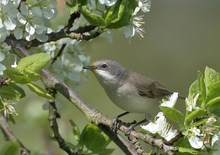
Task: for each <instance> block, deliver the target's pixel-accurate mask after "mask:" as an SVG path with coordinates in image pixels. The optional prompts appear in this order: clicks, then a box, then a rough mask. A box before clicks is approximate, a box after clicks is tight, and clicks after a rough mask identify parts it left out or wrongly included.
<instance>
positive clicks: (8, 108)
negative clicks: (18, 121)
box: [2, 100, 18, 117]
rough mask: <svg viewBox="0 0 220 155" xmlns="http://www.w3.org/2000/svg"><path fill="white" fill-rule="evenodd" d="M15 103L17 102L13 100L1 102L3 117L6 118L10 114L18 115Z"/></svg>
mask: <svg viewBox="0 0 220 155" xmlns="http://www.w3.org/2000/svg"><path fill="white" fill-rule="evenodd" d="M16 103H17V101H15V100H8V101H3V109H2V110H4V116H5V117H8V116H9V115H11V114H16V115H18V113H17V112H16V110H15V108H14V105H15V104H16Z"/></svg>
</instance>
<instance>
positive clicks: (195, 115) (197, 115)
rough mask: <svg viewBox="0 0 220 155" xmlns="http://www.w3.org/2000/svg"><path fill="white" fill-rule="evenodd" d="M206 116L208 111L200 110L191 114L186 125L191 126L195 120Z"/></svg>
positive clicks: (187, 117) (186, 120) (186, 119)
mask: <svg viewBox="0 0 220 155" xmlns="http://www.w3.org/2000/svg"><path fill="white" fill-rule="evenodd" d="M205 114H206V110H204V109H198V110H195V111H192V112H191V113H189V114H188V115H187V116H186V118H185V124H190V123H191V122H192V121H193V120H194V119H196V118H200V117H202V116H204V115H205Z"/></svg>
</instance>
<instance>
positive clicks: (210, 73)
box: [205, 67, 220, 89]
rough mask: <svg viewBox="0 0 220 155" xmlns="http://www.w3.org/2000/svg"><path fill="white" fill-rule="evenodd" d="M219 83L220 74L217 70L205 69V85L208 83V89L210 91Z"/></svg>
mask: <svg viewBox="0 0 220 155" xmlns="http://www.w3.org/2000/svg"><path fill="white" fill-rule="evenodd" d="M219 81H220V74H219V73H217V72H216V71H215V70H213V69H211V68H209V67H206V68H205V83H206V86H207V88H208V89H209V87H210V86H211V85H213V84H215V83H216V82H219Z"/></svg>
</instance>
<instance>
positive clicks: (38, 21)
mask: <svg viewBox="0 0 220 155" xmlns="http://www.w3.org/2000/svg"><path fill="white" fill-rule="evenodd" d="M55 3H56V2H55V1H54V0H32V1H28V2H26V1H22V2H21V0H3V1H1V2H0V42H3V41H4V40H5V39H6V37H7V36H9V35H10V33H12V32H13V34H14V36H15V38H16V39H22V38H24V39H26V40H27V41H31V40H33V39H37V40H39V41H42V42H43V41H46V40H47V39H48V37H47V36H46V32H47V28H48V26H49V25H48V22H47V20H48V19H51V18H53V17H54V16H55V14H56V5H55ZM18 6H20V8H18Z"/></svg>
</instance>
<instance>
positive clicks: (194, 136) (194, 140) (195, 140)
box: [183, 127, 204, 149]
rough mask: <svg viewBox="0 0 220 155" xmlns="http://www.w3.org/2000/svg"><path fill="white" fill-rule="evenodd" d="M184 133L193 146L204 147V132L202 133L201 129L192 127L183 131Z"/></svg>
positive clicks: (196, 147)
mask: <svg viewBox="0 0 220 155" xmlns="http://www.w3.org/2000/svg"><path fill="white" fill-rule="evenodd" d="M183 135H185V136H187V138H188V141H189V143H190V145H191V146H192V147H193V148H195V149H201V148H202V147H203V145H204V142H203V140H202V137H203V134H202V133H201V131H200V129H198V128H196V127H192V128H190V129H188V130H187V131H185V132H183Z"/></svg>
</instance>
